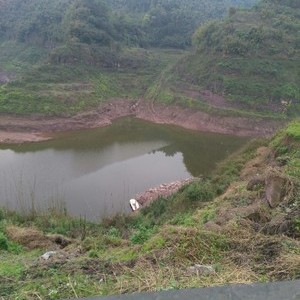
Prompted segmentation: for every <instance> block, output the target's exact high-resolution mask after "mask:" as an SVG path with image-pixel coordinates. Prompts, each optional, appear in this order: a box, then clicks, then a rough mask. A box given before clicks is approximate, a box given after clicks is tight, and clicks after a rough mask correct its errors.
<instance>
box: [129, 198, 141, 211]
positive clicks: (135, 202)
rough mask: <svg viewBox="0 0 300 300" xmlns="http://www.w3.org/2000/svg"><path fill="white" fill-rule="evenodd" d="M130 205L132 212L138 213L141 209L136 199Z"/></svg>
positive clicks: (130, 201)
mask: <svg viewBox="0 0 300 300" xmlns="http://www.w3.org/2000/svg"><path fill="white" fill-rule="evenodd" d="M129 204H130V207H131V209H132V211H136V210H138V209H140V204H139V203H138V202H137V201H136V200H135V199H130V200H129Z"/></svg>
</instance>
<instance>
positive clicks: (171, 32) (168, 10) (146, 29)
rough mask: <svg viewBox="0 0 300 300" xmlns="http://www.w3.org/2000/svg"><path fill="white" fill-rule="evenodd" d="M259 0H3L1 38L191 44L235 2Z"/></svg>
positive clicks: (0, 4)
mask: <svg viewBox="0 0 300 300" xmlns="http://www.w3.org/2000/svg"><path fill="white" fill-rule="evenodd" d="M255 2H256V0H225V1H218V0H213V1H207V0H199V1H196V0H184V1H183V0H172V1H170V0H127V1H125V0H113V1H108V0H88V1H86V0H75V1H73V0H53V1H46V0H27V1H22V0H10V1H8V0H3V1H1V2H0V8H1V10H0V37H1V40H2V41H4V40H15V41H18V42H24V43H33V44H38V45H43V46H45V47H47V48H55V47H57V46H58V45H60V44H68V43H70V42H77V43H84V44H97V45H101V46H107V45H110V46H111V45H112V44H113V43H120V44H122V45H127V46H142V47H149V46H151V47H176V48H178V47H179V48H182V47H186V46H189V45H190V44H191V35H192V33H193V32H194V30H195V29H196V28H197V26H199V25H200V24H203V23H204V22H205V21H207V20H209V19H215V18H220V17H223V16H224V15H226V14H227V11H228V9H229V8H230V7H232V6H238V5H241V6H246V7H249V6H250V5H253V4H254V3H255Z"/></svg>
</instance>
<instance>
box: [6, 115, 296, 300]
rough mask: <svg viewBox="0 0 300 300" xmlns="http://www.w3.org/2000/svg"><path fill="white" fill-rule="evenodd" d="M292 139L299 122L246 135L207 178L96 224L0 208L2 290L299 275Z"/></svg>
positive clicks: (47, 295) (65, 294)
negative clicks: (270, 134) (261, 135)
mask: <svg viewBox="0 0 300 300" xmlns="http://www.w3.org/2000/svg"><path fill="white" fill-rule="evenodd" d="M299 143H300V123H299V121H298V122H294V123H292V124H290V125H289V126H288V127H287V128H286V129H285V130H283V131H281V132H279V133H278V134H277V135H276V136H275V138H273V139H272V140H270V141H268V142H266V141H256V142H252V143H251V144H250V145H248V146H247V147H246V148H244V149H243V150H241V151H240V153H237V154H235V155H234V156H232V157H230V158H229V159H228V160H227V161H225V162H223V163H222V164H221V165H219V168H218V170H217V171H216V172H215V174H214V175H213V176H212V177H211V178H200V179H198V180H196V181H195V182H193V183H191V184H189V185H187V186H185V187H183V188H182V189H181V190H180V191H179V192H178V193H177V194H175V195H173V196H171V197H169V198H160V199H158V200H157V201H155V202H153V203H152V204H151V205H150V206H148V207H146V208H144V209H143V210H141V211H140V213H138V214H133V215H131V216H129V217H124V216H117V217H116V218H114V219H110V220H105V221H104V222H103V223H101V224H95V223H89V222H87V221H86V220H84V219H79V220H74V219H71V218H69V217H67V216H66V215H62V214H60V213H59V212H58V211H55V210H53V211H52V212H51V214H50V215H49V212H48V213H47V214H46V215H42V214H41V215H37V214H36V212H33V213H32V215H29V216H22V215H20V214H17V213H10V212H7V211H5V210H0V254H1V264H0V296H1V297H3V298H4V299H17V298H18V299H61V298H70V297H71V298H72V297H76V298H77V297H84V296H91V295H107V294H120V293H131V292H142V291H156V290H165V289H174V288H186V287H203V286H212V285H224V284H226V285H227V284H229V283H252V282H268V281H277V280H287V279H296V278H297V279H299V278H300V273H299V271H300V252H299V249H300V244H299V237H300V227H299V224H300V219H299V217H300V211H299V203H300V198H299V195H300V173H299V170H300V168H299V166H300V165H299V163H300V152H299V149H300V145H299ZM49 250H52V251H54V252H52V253H51V254H49V256H50V257H49V258H48V259H47V258H42V257H41V255H42V254H44V253H45V252H46V251H49ZM199 265H202V266H199ZM203 265H206V266H203Z"/></svg>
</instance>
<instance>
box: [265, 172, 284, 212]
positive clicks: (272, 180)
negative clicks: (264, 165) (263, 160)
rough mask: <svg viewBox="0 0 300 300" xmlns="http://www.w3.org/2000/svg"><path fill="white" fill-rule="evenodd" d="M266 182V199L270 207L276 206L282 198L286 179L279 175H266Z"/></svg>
mask: <svg viewBox="0 0 300 300" xmlns="http://www.w3.org/2000/svg"><path fill="white" fill-rule="evenodd" d="M265 183H266V200H267V202H268V204H269V206H270V207H271V208H275V207H277V206H278V205H279V204H280V202H281V201H282V200H283V198H284V194H285V183H286V180H285V179H284V178H281V177H279V176H271V177H268V178H267V179H266V181H265Z"/></svg>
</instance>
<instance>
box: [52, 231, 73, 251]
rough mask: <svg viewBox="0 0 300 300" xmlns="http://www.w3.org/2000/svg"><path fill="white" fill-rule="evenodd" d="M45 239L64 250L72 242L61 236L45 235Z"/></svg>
mask: <svg viewBox="0 0 300 300" xmlns="http://www.w3.org/2000/svg"><path fill="white" fill-rule="evenodd" d="M47 237H48V238H49V239H50V241H52V242H53V243H55V244H57V245H60V248H65V247H67V246H68V245H70V244H71V243H72V241H71V240H70V239H68V238H66V237H64V236H63V235H61V234H50V235H47Z"/></svg>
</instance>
